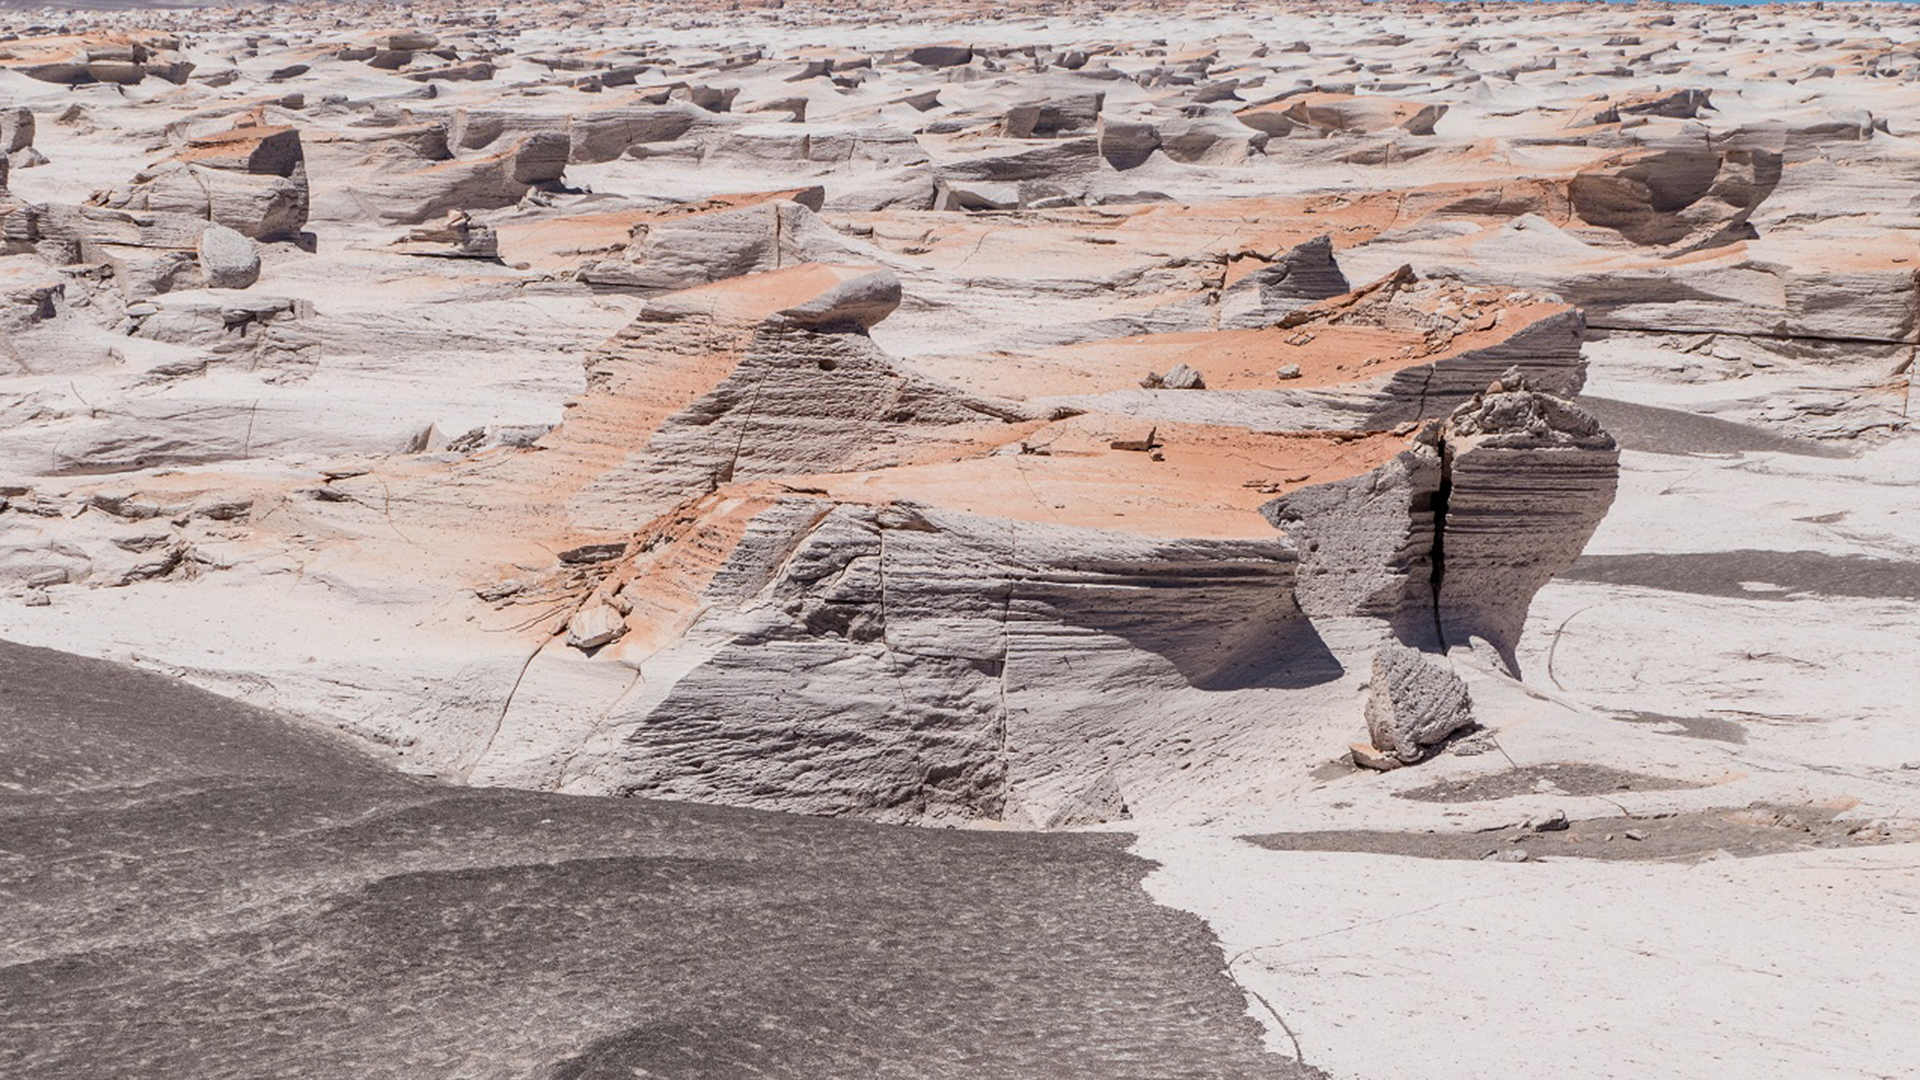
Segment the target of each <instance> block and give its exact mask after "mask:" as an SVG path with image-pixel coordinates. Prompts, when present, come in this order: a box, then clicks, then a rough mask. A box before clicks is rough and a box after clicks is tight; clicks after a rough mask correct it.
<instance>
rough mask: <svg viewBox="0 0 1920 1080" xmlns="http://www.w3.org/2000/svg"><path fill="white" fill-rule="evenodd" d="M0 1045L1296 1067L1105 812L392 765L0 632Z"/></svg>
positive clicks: (365, 1068)
mask: <svg viewBox="0 0 1920 1080" xmlns="http://www.w3.org/2000/svg"><path fill="white" fill-rule="evenodd" d="M0 673H4V675H5V682H6V690H7V692H6V694H5V695H4V696H3V697H0V769H4V773H0V778H3V779H4V780H5V787H4V794H0V819H3V820H4V827H3V828H0V832H3V833H4V837H5V839H4V844H3V846H4V849H5V852H4V855H3V856H0V908H4V910H6V912H7V918H6V920H5V921H4V925H0V1074H5V1075H9V1076H34V1077H38V1078H41V1080H56V1078H64V1077H74V1078H81V1077H88V1078H91V1077H99V1076H111V1075H121V1076H133V1075H140V1076H153V1077H186V1076H192V1077H196V1078H201V1080H212V1078H222V1077H232V1078H254V1077H260V1076H265V1075H274V1074H279V1073H281V1072H282V1071H283V1070H286V1069H287V1068H289V1064H288V1063H290V1062H297V1063H298V1065H297V1067H296V1071H297V1074H298V1075H300V1076H305V1077H396V1078H397V1077H408V1078H418V1077H446V1078H454V1077H472V1078H478V1077H524V1076H546V1077H555V1078H590V1077H621V1078H627V1077H632V1076H647V1075H653V1076H671V1077H679V1078H689V1077H716V1078H717V1077H740V1076H749V1075H751V1076H775V1077H795V1078H802V1077H806V1078H812V1077H827V1076H902V1077H904V1076H913V1077H977V1076H1022V1077H1040V1076H1045V1077H1088V1078H1101V1080H1107V1078H1115V1077H1140V1078H1143V1080H1148V1078H1151V1080H1158V1078H1161V1077H1169V1076H1206V1077H1263V1078H1264V1077H1300V1076H1313V1075H1318V1074H1317V1073H1316V1072H1314V1071H1313V1070H1307V1069H1300V1068H1297V1067H1295V1066H1293V1065H1292V1064H1291V1063H1289V1062H1285V1061H1282V1060H1279V1059H1277V1058H1274V1057H1272V1056H1269V1055H1267V1054H1265V1053H1264V1052H1263V1051H1262V1050H1261V1048H1260V1030H1259V1027H1258V1025H1257V1024H1255V1022H1254V1021H1253V1020H1252V1019H1251V1018H1250V1017H1249V1016H1248V1015H1247V1013H1246V1011H1245V1001H1244V999H1243V998H1242V996H1241V994H1240V992H1239V991H1238V990H1237V989H1236V988H1235V987H1234V986H1233V984H1232V983H1230V982H1229V981H1228V980H1227V979H1226V978H1225V977H1224V976H1222V975H1221V974H1220V965H1221V954H1220V951H1219V948H1218V947H1217V945H1216V944H1215V942H1214V940H1213V938H1212V936H1211V935H1210V934H1209V933H1208V932H1207V931H1206V929H1205V928H1204V926H1203V924H1202V923H1201V922H1200V920H1199V919H1197V918H1195V917H1193V916H1191V915H1188V914H1185V913H1180V912H1175V911H1172V910H1169V909H1166V908H1161V907H1157V906H1155V905H1154V904H1153V903H1152V902H1151V901H1150V900H1149V899H1148V898H1147V896H1146V894H1145V893H1144V892H1143V891H1142V890H1141V888H1140V885H1139V883H1140V880H1141V878H1142V877H1143V876H1144V875H1145V873H1146V872H1147V870H1148V869H1149V867H1150V864H1149V863H1147V862H1145V861H1144V860H1141V859H1138V858H1135V857H1132V856H1130V855H1127V854H1126V853H1125V852H1124V850H1123V849H1124V846H1125V843H1126V841H1125V839H1124V838H1122V837H1117V836H1096V835H1041V834H1019V833H999V832H993V833H989V832H933V831H927V830H918V829H902V828H887V827H881V826H874V825H865V824H856V823H849V822H838V821H830V820H822V819H812V818H802V817H791V816H786V815H781V814H773V813H762V812H755V811H745V810H732V809H723V808H714V807H700V806H693V805H681V804H670V803H655V802H649V801H644V800H638V799H634V800H618V799H598V798H577V797H566V796H557V795H544V794H537V793H532V792H517V791H507V790H475V789H457V788H448V787H442V786H438V785H434V784H428V783H423V782H418V781H412V780H407V779H404V778H401V777H398V776H397V775H394V774H391V773H389V772H388V771H387V770H386V769H385V768H383V767H381V766H379V765H378V764H377V763H375V762H371V761H369V760H368V759H366V758H364V757H362V756H360V755H358V754H356V753H354V752H352V751H349V750H347V749H345V748H343V747H339V746H335V745H333V744H331V743H330V742H329V741H327V740H326V739H325V738H324V737H320V736H315V735H313V734H311V733H308V732H304V731H302V730H300V729H298V728H296V727H294V726H292V725H290V724H289V723H287V722H285V721H283V720H280V719H279V718H277V717H274V716H272V715H270V714H266V713H262V712H260V711H258V710H255V709H251V708H248V707H246V706H243V705H239V704H236V703H234V702H231V701H227V700H223V699H221V698H218V697H215V696H213V695H211V694H206V693H202V692H200V691H197V690H193V689H190V688H186V687H184V686H182V685H181V684H179V683H177V682H175V681H173V680H170V679H167V678H165V677H162V676H158V675H152V674H145V673H140V672H135V671H132V670H130V669H126V668H122V667H119V666H116V665H113V664H109V663H105V662H101V661H94V660H83V659H79V658H75V657H71V656H67V655H65V654H61V653H54V652H49V651H45V650H39V649H28V648H23V647H20V646H16V645H9V644H3V643H0Z"/></svg>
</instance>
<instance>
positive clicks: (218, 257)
mask: <svg viewBox="0 0 1920 1080" xmlns="http://www.w3.org/2000/svg"><path fill="white" fill-rule="evenodd" d="M196 251H197V253H198V255H199V257H200V274H201V277H202V278H203V279H204V281H205V283H206V286H207V288H209V289H244V288H247V287H249V286H251V285H252V284H253V283H254V282H256V281H258V280H260V247H259V245H258V244H255V243H254V242H253V241H252V240H250V239H248V238H247V237H245V236H242V235H241V234H240V233H238V232H235V231H234V230H232V229H229V228H227V227H226V226H225V225H209V226H207V229H206V231H205V232H203V233H201V234H200V242H199V245H198V246H197V248H196Z"/></svg>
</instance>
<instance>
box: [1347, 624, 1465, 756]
mask: <svg viewBox="0 0 1920 1080" xmlns="http://www.w3.org/2000/svg"><path fill="white" fill-rule="evenodd" d="M1366 717H1367V734H1368V736H1369V737H1370V738H1371V740H1372V742H1373V746H1374V749H1376V750H1379V751H1381V752H1382V753H1384V754H1390V755H1392V757H1393V758H1394V759H1396V760H1398V761H1399V762H1400V763H1401V764H1403V765H1411V764H1413V763H1415V762H1417V761H1420V760H1421V759H1423V758H1425V757H1426V756H1427V755H1428V754H1430V753H1431V752H1432V751H1433V748H1434V747H1435V746H1438V745H1440V744H1441V743H1443V742H1445V741H1446V740H1447V738H1448V737H1449V736H1451V735H1453V734H1454V733H1455V732H1458V731H1461V730H1463V729H1465V728H1468V727H1471V726H1472V725H1473V699H1472V696H1471V695H1469V694H1468V693H1467V684H1466V682H1465V681H1463V680H1462V679H1461V678H1460V676H1458V675H1456V674H1454V673H1453V671H1452V670H1450V669H1448V668H1444V667H1441V666H1440V665H1439V664H1437V663H1434V662H1433V661H1432V660H1429V659H1428V658H1427V656H1426V655H1425V654H1423V653H1420V652H1418V651H1416V650H1413V649H1409V648H1407V647H1406V646H1405V645H1385V646H1382V647H1381V648H1380V650H1379V651H1378V652H1376V653H1374V654H1373V678H1372V681H1371V682H1370V683H1369V684H1368V686H1367V708H1366Z"/></svg>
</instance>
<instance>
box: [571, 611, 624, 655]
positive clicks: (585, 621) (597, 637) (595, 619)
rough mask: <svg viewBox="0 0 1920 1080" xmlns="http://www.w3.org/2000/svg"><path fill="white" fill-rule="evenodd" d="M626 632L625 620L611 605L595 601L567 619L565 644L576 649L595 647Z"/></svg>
mask: <svg viewBox="0 0 1920 1080" xmlns="http://www.w3.org/2000/svg"><path fill="white" fill-rule="evenodd" d="M626 632H627V621H626V619H624V618H622V617H621V615H620V612H619V611H617V610H615V609H614V607H613V605H611V604H606V603H595V604H591V605H589V606H587V607H586V608H584V609H582V610H581V612H580V613H579V614H578V615H575V616H574V617H573V618H572V619H570V620H568V622H567V644H569V645H571V646H573V647H574V648H576V649H597V648H599V647H600V646H602V645H606V644H608V643H610V642H613V641H616V640H618V639H619V637H620V635H622V634H624V633H626Z"/></svg>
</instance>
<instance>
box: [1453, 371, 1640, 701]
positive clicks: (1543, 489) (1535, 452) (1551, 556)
mask: <svg viewBox="0 0 1920 1080" xmlns="http://www.w3.org/2000/svg"><path fill="white" fill-rule="evenodd" d="M1440 439H1441V454H1442V469H1443V480H1442V483H1443V486H1444V499H1445V511H1444V513H1443V514H1442V515H1441V521H1440V524H1439V529H1438V532H1437V534H1436V536H1437V542H1436V553H1437V554H1436V556H1435V558H1434V563H1435V573H1434V582H1435V587H1436V590H1437V591H1438V594H1439V596H1438V606H1437V610H1436V619H1437V621H1438V623H1439V632H1440V639H1441V642H1442V643H1443V644H1449V645H1451V644H1465V643H1467V642H1468V641H1470V640H1471V639H1474V638H1480V639H1484V640H1485V641H1487V642H1488V643H1490V644H1491V645H1492V646H1493V647H1494V649H1495V650H1496V651H1498V652H1499V653H1500V654H1501V655H1502V656H1503V657H1505V658H1507V660H1508V662H1509V663H1511V659H1512V655H1513V648H1514V645H1515V644H1516V643H1517V642H1518V640H1519V638H1520V630H1521V627H1522V626H1523V625H1524V623H1525V622H1526V612H1527V605H1528V603H1529V602H1530V600H1531V598H1532V596H1533V594H1534V593H1535V592H1537V591H1538V590H1539V588H1540V587H1541V586H1542V585H1545V584H1546V583H1547V581H1548V579H1550V578H1552V577H1553V575H1555V574H1557V573H1559V572H1560V571H1562V570H1565V569H1566V568H1568V567H1569V566H1572V565H1573V562H1574V560H1575V559H1577V558H1579V557H1580V552H1581V551H1582V550H1583V549H1584V548H1585V547H1586V545H1587V538H1588V537H1590V536H1592V535H1593V530H1594V528H1595V527H1596V526H1598V525H1599V524H1600V519H1601V518H1603V517H1605V516H1606V513H1607V508H1608V507H1609V506H1611V505H1612V504H1613V496H1614V489H1615V487H1616V485H1617V482H1618V476H1619V458H1620V453H1619V448H1618V446H1617V445H1616V444H1615V443H1614V440H1613V436H1611V435H1609V434H1607V433H1606V432H1605V431H1604V430H1602V429H1601V427H1600V425H1599V424H1598V423H1597V422H1596V421H1595V420H1594V419H1593V417H1591V416H1589V415H1588V414H1587V413H1585V412H1584V411H1582V410H1581V409H1580V408H1579V406H1577V405H1574V404H1572V403H1570V402H1568V401H1566V400H1564V399H1562V398H1559V397H1555V396H1553V395H1551V394H1545V393H1541V392H1538V391H1534V390H1530V389H1528V387H1527V382H1526V380H1525V379H1524V378H1521V377H1519V376H1517V374H1516V375H1509V376H1507V377H1505V378H1503V379H1502V380H1501V381H1499V382H1496V383H1494V384H1493V385H1492V386H1491V387H1489V388H1488V390H1487V392H1486V393H1485V394H1481V395H1477V396H1475V397H1474V399H1473V400H1472V401H1470V402H1468V403H1466V404H1464V405H1462V406H1461V407H1460V408H1459V409H1458V410H1456V411H1455V412H1454V414H1453V415H1452V416H1451V417H1449V418H1448V419H1447V422H1446V424H1445V426H1444V428H1443V429H1442V433H1441V435H1440Z"/></svg>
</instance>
